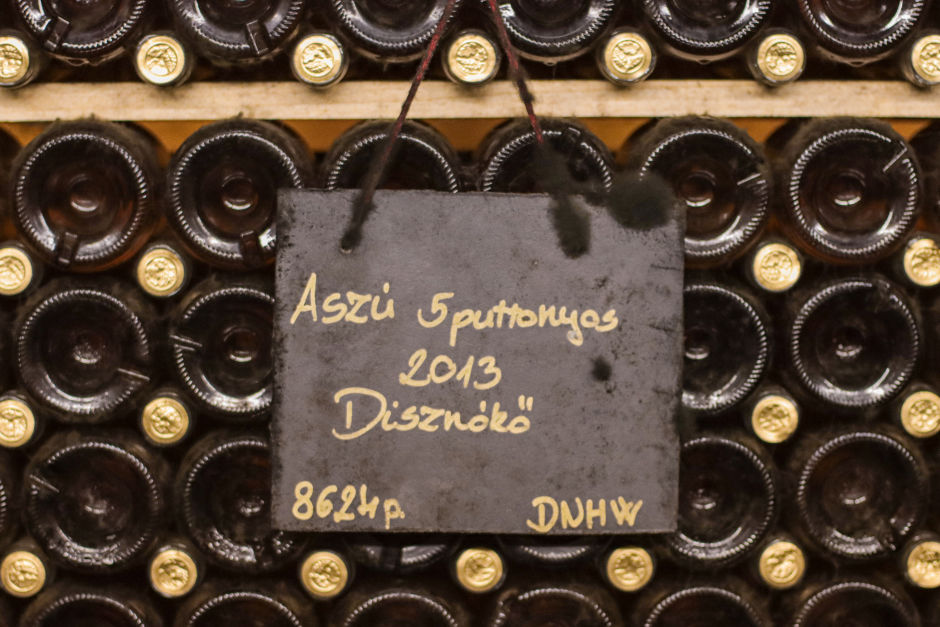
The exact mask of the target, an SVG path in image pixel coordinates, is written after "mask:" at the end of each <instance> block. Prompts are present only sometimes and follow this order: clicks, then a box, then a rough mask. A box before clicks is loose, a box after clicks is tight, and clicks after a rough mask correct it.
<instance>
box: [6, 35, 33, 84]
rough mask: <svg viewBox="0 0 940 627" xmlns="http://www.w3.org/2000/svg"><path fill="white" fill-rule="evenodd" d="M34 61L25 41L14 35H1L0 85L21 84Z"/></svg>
mask: <svg viewBox="0 0 940 627" xmlns="http://www.w3.org/2000/svg"><path fill="white" fill-rule="evenodd" d="M32 63H33V60H32V59H31V58H30V54H29V47H28V46H27V45H26V42H25V41H23V40H22V39H20V38H19V37H15V36H13V35H4V36H0V87H16V86H17V85H19V84H20V83H21V82H22V81H23V79H25V78H26V75H27V74H29V70H30V66H31V64H32Z"/></svg>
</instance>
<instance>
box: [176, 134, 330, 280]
mask: <svg viewBox="0 0 940 627" xmlns="http://www.w3.org/2000/svg"><path fill="white" fill-rule="evenodd" d="M311 169H312V166H311V163H310V160H309V158H308V156H307V153H306V149H305V148H304V146H303V144H302V143H301V142H300V141H299V140H298V139H297V138H295V137H294V136H292V135H291V134H290V133H288V132H287V131H285V130H284V129H282V128H281V127H279V126H276V125H274V124H271V123H269V122H261V121H258V120H245V119H235V120H225V121H222V122H216V123H213V124H209V125H207V126H204V127H202V128H201V129H199V130H198V131H196V132H195V133H194V134H193V135H192V136H190V137H189V138H188V139H187V140H186V141H185V142H184V143H183V145H182V146H180V148H179V150H178V151H177V152H176V154H175V155H174V156H173V160H172V162H171V163H170V166H169V169H168V171H167V183H166V186H167V197H168V202H167V219H168V221H169V222H170V224H171V225H172V226H173V228H174V229H175V231H176V233H177V234H178V235H179V237H180V238H181V240H182V241H183V242H184V243H185V245H186V246H187V247H188V248H189V249H190V252H191V253H192V254H193V255H194V256H196V257H198V258H199V259H201V260H202V261H205V262H206V263H209V264H211V265H213V266H215V267H219V268H225V269H232V270H242V269H247V268H258V267H261V266H264V265H266V264H269V263H271V261H273V259H274V249H275V245H276V240H277V235H276V231H275V215H276V212H275V205H276V202H277V190H278V189H279V188H284V187H303V186H305V185H307V184H308V183H309V181H310V178H311V175H310V172H311Z"/></svg>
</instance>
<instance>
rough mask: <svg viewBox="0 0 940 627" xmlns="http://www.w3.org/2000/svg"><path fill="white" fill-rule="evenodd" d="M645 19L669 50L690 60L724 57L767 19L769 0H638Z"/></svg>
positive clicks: (747, 39) (771, 5)
mask: <svg viewBox="0 0 940 627" xmlns="http://www.w3.org/2000/svg"><path fill="white" fill-rule="evenodd" d="M640 7H641V8H642V11H643V16H644V18H645V21H646V23H647V24H648V25H649V26H650V28H652V30H653V31H654V32H655V33H656V34H657V35H658V36H659V37H660V39H662V41H663V43H664V44H665V47H666V49H667V50H669V51H670V52H671V53H672V54H675V55H677V56H679V57H683V58H686V59H691V60H694V61H714V60H717V59H722V58H725V57H728V56H730V55H732V54H734V53H735V52H737V51H738V50H740V49H741V48H743V47H744V46H745V45H746V44H747V43H748V42H749V41H751V40H752V39H753V38H754V36H755V35H757V33H758V32H760V30H761V28H763V26H764V25H765V24H766V23H767V21H768V20H769V18H770V15H771V12H772V10H773V7H774V1H773V0H726V1H719V0H707V1H704V2H703V1H702V0H642V2H641V4H640Z"/></svg>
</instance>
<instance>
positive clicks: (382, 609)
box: [329, 585, 470, 627]
mask: <svg viewBox="0 0 940 627" xmlns="http://www.w3.org/2000/svg"><path fill="white" fill-rule="evenodd" d="M331 617H332V620H331V621H330V622H329V624H330V625H335V626H336V627H405V626H406V625H407V626H408V627H464V626H466V625H469V624H470V623H469V618H468V616H467V614H466V611H465V610H464V608H463V606H462V605H460V604H459V602H456V601H455V600H454V599H451V598H449V596H448V597H446V598H445V597H444V596H442V595H440V594H439V593H438V592H436V591H435V590H431V589H422V588H418V587H411V586H407V587H406V586H394V585H393V586H390V587H382V588H376V587H374V586H363V587H361V588H353V590H351V591H350V592H349V593H348V594H347V595H346V596H344V597H343V599H342V601H341V602H340V603H338V604H337V606H336V607H335V608H334V610H333V612H332V614H331Z"/></svg>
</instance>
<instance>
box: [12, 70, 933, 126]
mask: <svg viewBox="0 0 940 627" xmlns="http://www.w3.org/2000/svg"><path fill="white" fill-rule="evenodd" d="M530 86H531V90H532V92H533V93H534V94H535V97H536V109H537V111H538V113H539V114H540V115H544V116H576V117H579V118H646V117H659V116H675V115H687V114H709V115H714V116H719V117H727V118H741V117H747V118H790V117H804V116H833V115H856V116H867V117H882V118H895V119H900V118H933V117H937V114H938V105H940V98H938V96H937V94H936V93H934V92H931V91H929V90H921V89H917V88H915V87H913V86H911V85H909V84H907V83H904V82H900V81H854V80H853V81H816V80H812V81H811V80H806V81H797V82H796V83H794V84H792V85H788V86H785V87H781V88H778V89H774V90H771V89H767V88H765V87H763V86H761V85H759V84H758V83H756V82H754V81H749V80H748V81H743V80H742V81H734V80H650V81H646V82H645V83H642V84H639V85H636V86H634V87H630V88H626V89H623V88H618V87H615V86H613V85H611V84H610V83H608V82H606V81H601V80H543V81H531V83H530ZM407 91H408V84H407V83H405V82H401V81H385V82H367V81H348V82H344V83H341V84H339V85H337V86H335V87H334V88H332V89H329V90H326V91H316V90H312V89H310V88H309V87H307V86H305V85H302V84H300V83H297V82H253V83H192V84H188V85H184V86H182V87H178V88H173V89H160V88H157V87H153V86H150V85H146V84H143V83H39V84H36V85H31V86H29V87H27V88H25V89H21V90H15V91H0V122H45V121H50V120H55V119H59V118H62V119H72V118H77V117H82V116H87V115H95V116H98V117H101V118H104V119H111V120H127V119H134V120H147V121H173V120H210V119H219V118H224V117H229V116H235V115H244V116H246V117H253V118H262V119H279V120H360V119H369V118H391V117H395V116H396V115H397V114H398V111H399V107H400V103H401V101H402V100H403V99H404V97H405V94H406V93H407ZM521 113H522V106H521V104H520V102H519V98H518V95H517V94H516V91H515V88H514V86H513V84H512V83H510V82H508V81H498V82H494V83H491V84H489V85H486V86H484V87H481V88H476V89H467V88H466V87H461V86H458V85H454V84H452V83H449V82H446V81H430V82H427V83H425V84H424V85H423V86H422V88H421V91H420V92H419V94H418V98H417V100H416V101H415V103H414V107H413V108H412V112H411V117H413V118H424V119H441V120H447V119H458V118H459V119H481V118H507V117H514V116H518V115H520V114H521Z"/></svg>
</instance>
